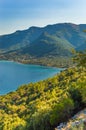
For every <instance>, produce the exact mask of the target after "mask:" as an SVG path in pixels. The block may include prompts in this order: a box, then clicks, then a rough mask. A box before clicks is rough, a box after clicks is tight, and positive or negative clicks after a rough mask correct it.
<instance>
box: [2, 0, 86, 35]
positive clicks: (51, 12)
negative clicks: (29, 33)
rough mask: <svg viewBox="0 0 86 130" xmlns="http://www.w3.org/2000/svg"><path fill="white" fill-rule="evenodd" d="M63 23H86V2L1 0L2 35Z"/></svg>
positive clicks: (76, 0)
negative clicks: (31, 27) (33, 27)
mask: <svg viewBox="0 0 86 130" xmlns="http://www.w3.org/2000/svg"><path fill="white" fill-rule="evenodd" d="M63 22H72V23H76V24H79V23H86V0H0V34H7V33H11V32H14V31H16V30H23V29H27V28H29V27H30V26H45V25H47V24H55V23H63Z"/></svg>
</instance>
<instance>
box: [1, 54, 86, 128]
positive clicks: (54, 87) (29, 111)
mask: <svg viewBox="0 0 86 130" xmlns="http://www.w3.org/2000/svg"><path fill="white" fill-rule="evenodd" d="M74 61H77V63H78V64H77V66H76V67H75V66H74V67H70V68H68V69H65V70H64V71H62V72H61V73H60V74H57V75H55V76H54V77H52V78H48V79H46V80H43V81H39V82H37V83H30V84H27V85H22V86H20V87H19V88H18V89H17V90H16V91H14V92H10V93H8V94H7V95H3V96H0V130H54V129H55V127H56V126H57V125H58V124H59V123H61V122H66V121H68V119H69V118H70V117H71V116H73V115H74V114H75V113H77V112H78V111H79V110H81V109H83V108H85V107H86V53H77V56H76V57H75V58H74Z"/></svg>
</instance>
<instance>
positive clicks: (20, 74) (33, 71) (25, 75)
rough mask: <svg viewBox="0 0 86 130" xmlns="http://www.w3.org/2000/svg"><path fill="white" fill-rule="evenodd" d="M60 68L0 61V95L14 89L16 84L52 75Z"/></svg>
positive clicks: (16, 86)
mask: <svg viewBox="0 0 86 130" xmlns="http://www.w3.org/2000/svg"><path fill="white" fill-rule="evenodd" d="M61 70H62V69H59V68H52V67H45V66H39V65H25V64H20V63H16V62H11V61H0V95H1V94H6V93H8V92H11V91H14V90H16V89H17V88H18V86H20V85H22V84H27V83H30V82H36V81H40V80H43V79H46V78H49V77H52V76H53V75H55V74H56V73H59V72H60V71H61Z"/></svg>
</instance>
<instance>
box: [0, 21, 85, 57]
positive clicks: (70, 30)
mask: <svg viewBox="0 0 86 130" xmlns="http://www.w3.org/2000/svg"><path fill="white" fill-rule="evenodd" d="M85 29H86V24H79V25H76V24H72V23H59V24H54V25H47V26H45V27H42V28H41V27H30V28H29V29H27V30H23V31H16V32H14V33H12V34H8V35H1V36H0V52H10V51H12V52H13V51H16V52H17V53H20V54H29V55H31V56H34V57H44V56H70V55H71V51H72V49H76V50H83V49H85V48H86V42H85V41H86V34H85V33H84V30H85Z"/></svg>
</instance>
